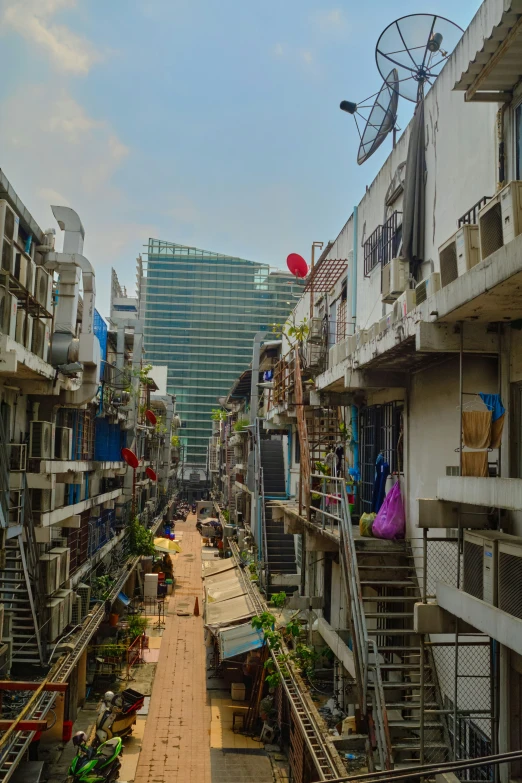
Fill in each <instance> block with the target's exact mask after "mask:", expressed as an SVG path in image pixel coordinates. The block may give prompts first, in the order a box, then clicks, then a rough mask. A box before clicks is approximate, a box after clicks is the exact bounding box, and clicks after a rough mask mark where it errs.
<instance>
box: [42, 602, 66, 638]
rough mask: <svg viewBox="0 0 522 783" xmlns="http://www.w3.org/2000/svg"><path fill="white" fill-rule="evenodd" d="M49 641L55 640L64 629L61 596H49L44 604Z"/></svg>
mask: <svg viewBox="0 0 522 783" xmlns="http://www.w3.org/2000/svg"><path fill="white" fill-rule="evenodd" d="M46 610H47V628H48V635H49V641H50V642H55V641H56V640H57V639H58V637H59V636H60V634H61V633H62V632H63V629H64V603H63V599H62V598H51V600H50V601H48V602H47V605H46Z"/></svg>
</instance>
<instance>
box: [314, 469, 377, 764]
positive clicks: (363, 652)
mask: <svg viewBox="0 0 522 783" xmlns="http://www.w3.org/2000/svg"><path fill="white" fill-rule="evenodd" d="M311 478H312V481H313V480H314V479H316V480H317V479H321V481H322V485H323V489H327V487H326V486H325V484H326V482H332V483H335V484H336V485H337V487H336V492H335V494H332V493H331V492H322V491H319V490H317V489H313V490H312V493H313V494H316V495H320V497H321V507H320V508H317V509H316V513H317V514H319V515H320V516H321V517H326V518H327V519H328V520H329V522H330V529H331V530H333V529H334V528H335V529H336V531H337V532H338V534H339V536H340V553H341V568H342V574H343V581H344V585H345V590H346V594H347V595H348V599H349V602H350V621H351V626H352V628H351V632H352V640H353V649H354V658H355V667H356V674H357V677H356V680H357V687H358V695H359V703H360V706H361V712H362V713H363V715H365V716H366V717H367V718H368V723H369V726H370V725H371V724H373V728H374V732H375V739H376V744H377V752H378V754H379V761H380V765H381V769H391V768H392V750H391V741H390V732H389V728H388V715H387V710H386V700H385V696H384V689H383V685H382V676H381V670H380V664H379V653H378V649H377V644H376V642H375V641H374V640H371V639H370V638H369V636H368V629H367V627H366V616H365V614H364V609H363V602H362V589H361V583H360V579H359V569H358V566H357V551H356V549H355V539H354V537H353V530H352V520H351V516H350V506H349V503H348V495H347V493H346V486H345V482H346V479H344V478H342V477H339V478H337V477H334V476H324V475H323V474H319V473H313V474H312V476H311ZM327 501H329V503H330V506H329V507H331V508H333V509H335V510H336V511H337V513H332V511H331V510H330V511H326V510H325V506H326V502H327ZM371 658H372V659H373V660H371ZM370 681H371V682H372V683H373V698H372V704H371V709H370V703H369V699H368V683H369V682H370ZM368 750H369V754H370V755H371V754H372V748H371V746H370V744H369V743H368Z"/></svg>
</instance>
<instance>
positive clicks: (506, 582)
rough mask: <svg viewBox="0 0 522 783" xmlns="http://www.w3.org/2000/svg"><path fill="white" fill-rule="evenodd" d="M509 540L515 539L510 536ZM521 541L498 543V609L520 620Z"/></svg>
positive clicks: (521, 602) (521, 605)
mask: <svg viewBox="0 0 522 783" xmlns="http://www.w3.org/2000/svg"><path fill="white" fill-rule="evenodd" d="M510 538H515V536H511V537H510ZM521 585H522V539H518V540H517V541H514V542H512V541H510V540H506V541H499V544H498V608H499V609H502V611H503V612H507V613H508V614H512V615H513V617H518V618H519V620H522V591H521V589H520V586H521Z"/></svg>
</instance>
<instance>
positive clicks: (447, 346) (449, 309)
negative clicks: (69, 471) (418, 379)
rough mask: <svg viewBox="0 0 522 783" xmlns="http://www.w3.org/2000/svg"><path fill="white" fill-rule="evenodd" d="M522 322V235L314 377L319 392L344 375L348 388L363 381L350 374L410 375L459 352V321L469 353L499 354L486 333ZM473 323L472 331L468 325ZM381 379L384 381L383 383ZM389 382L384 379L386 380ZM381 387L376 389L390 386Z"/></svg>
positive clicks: (493, 337) (335, 384)
mask: <svg viewBox="0 0 522 783" xmlns="http://www.w3.org/2000/svg"><path fill="white" fill-rule="evenodd" d="M520 318H522V234H521V235H519V236H518V237H515V239H513V240H512V241H511V242H509V243H508V244H507V245H504V246H503V247H501V248H500V249H499V250H497V251H496V252H495V253H493V254H492V255H490V256H488V258H485V259H484V260H483V261H480V262H479V263H478V264H477V265H476V266H474V267H473V268H472V269H470V270H469V272H466V274H464V275H462V276H461V277H458V278H457V279H456V280H454V281H453V282H452V283H450V284H449V285H447V286H445V287H444V288H442V289H441V290H440V291H437V293H435V294H434V295H433V296H431V297H430V298H429V299H428V300H427V301H426V302H423V303H422V304H421V305H419V306H418V307H415V308H414V309H413V310H412V311H411V312H409V313H408V314H407V315H405V316H404V317H403V318H401V319H400V320H399V321H398V322H396V323H395V324H393V325H392V326H390V327H389V328H388V329H387V330H386V331H385V332H383V333H382V334H380V335H379V336H378V337H376V338H374V339H373V340H370V341H369V342H367V343H366V344H364V345H362V346H360V348H358V350H356V351H355V352H354V353H353V354H351V355H350V356H349V357H348V358H347V359H344V360H343V361H342V362H340V363H339V364H338V365H334V366H333V367H331V368H329V369H328V370H327V371H326V372H324V373H322V375H320V376H318V378H317V379H316V388H318V389H320V390H327V389H330V390H332V389H336V390H337V389H338V388H339V385H340V382H341V377H342V374H343V372H344V383H345V386H344V388H345V389H350V388H365V386H369V385H371V384H364V383H363V384H362V385H361V386H357V385H356V382H357V381H358V380H360V379H358V378H357V377H355V378H353V377H351V375H350V373H353V372H354V371H356V372H359V371H361V370H362V369H369V370H370V369H374V368H375V369H393V370H399V371H401V370H404V371H410V372H411V370H412V369H414V370H416V369H422V367H423V366H425V365H429V364H431V363H433V361H435V360H437V361H438V360H439V359H440V358H441V354H452V353H458V351H459V350H460V328H459V326H458V324H459V322H464V324H465V326H464V350H465V352H466V353H473V352H475V353H481V354H484V353H488V354H495V353H497V352H498V346H497V338H496V335H495V334H494V333H491V332H488V331H487V326H488V324H490V323H493V322H496V321H503V322H506V323H509V321H513V320H517V319H520ZM468 323H469V324H471V323H472V324H473V325H474V326H473V328H472V329H471V328H470V327H468V328H467V329H466V324H468ZM381 380H383V379H381ZM384 380H385V379H384ZM390 385H393V384H390V383H385V382H384V383H380V384H378V387H379V388H380V387H383V386H390Z"/></svg>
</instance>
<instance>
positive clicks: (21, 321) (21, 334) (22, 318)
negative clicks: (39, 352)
mask: <svg viewBox="0 0 522 783" xmlns="http://www.w3.org/2000/svg"><path fill="white" fill-rule="evenodd" d="M29 318H31V316H29V315H28V314H27V313H26V312H25V310H17V311H16V332H15V340H16V342H17V343H20V345H23V346H24V347H25V346H26V345H27V344H28V343H29V345H30V344H31V339H30V337H32V331H33V319H32V318H31V324H30V325H29ZM29 332H31V334H29Z"/></svg>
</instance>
